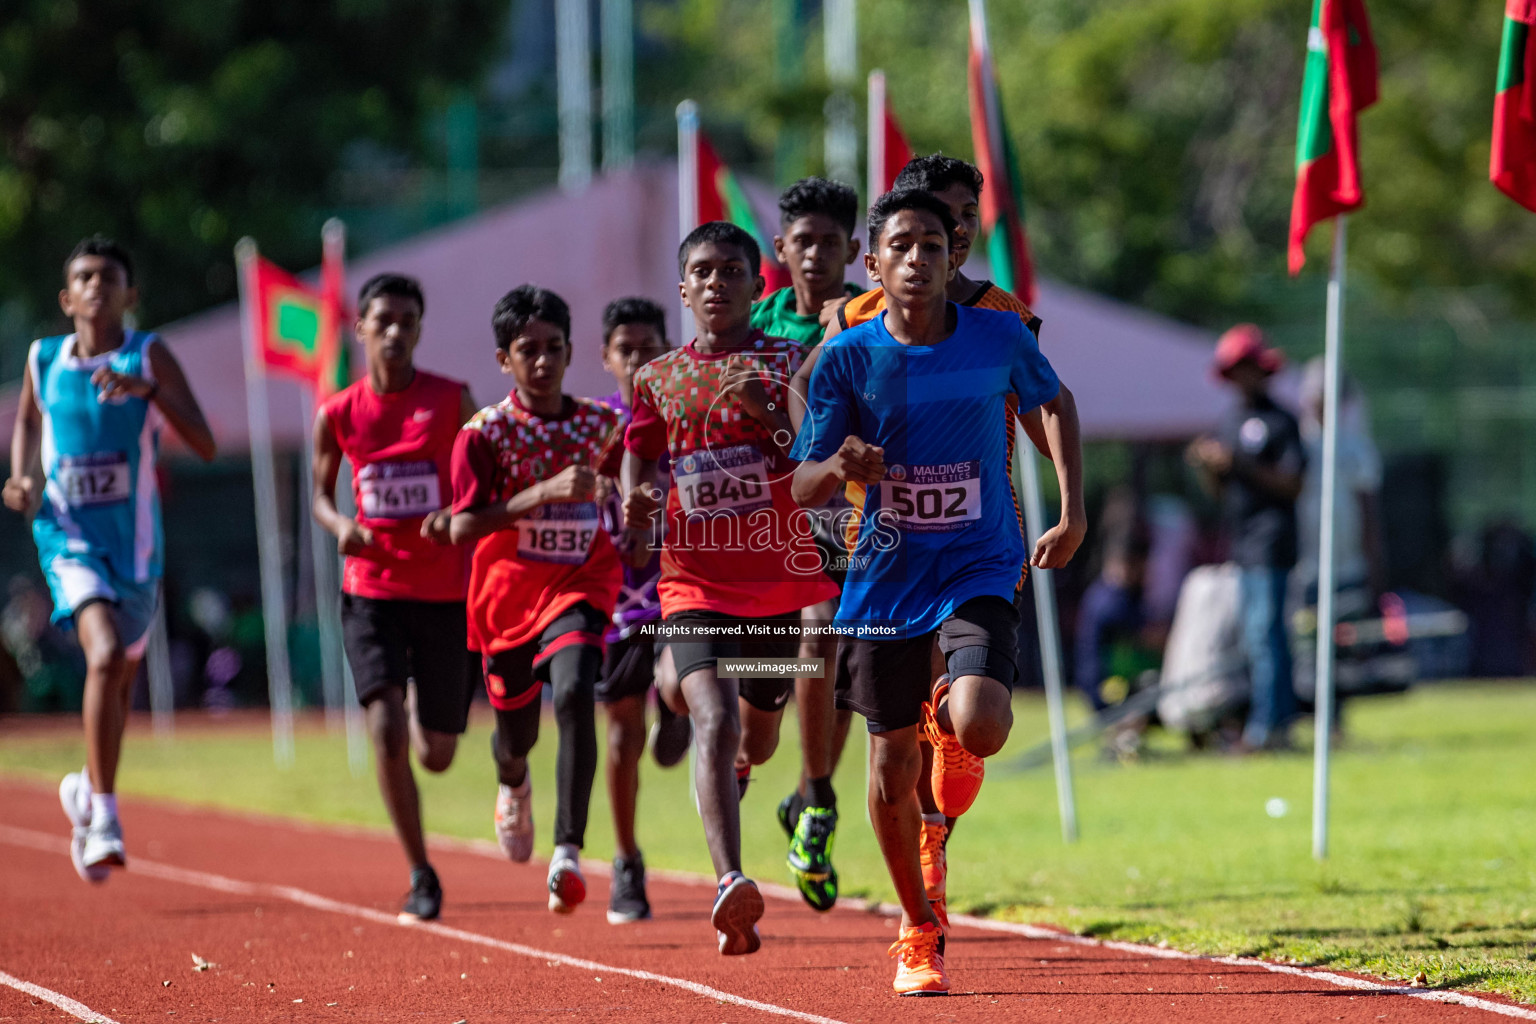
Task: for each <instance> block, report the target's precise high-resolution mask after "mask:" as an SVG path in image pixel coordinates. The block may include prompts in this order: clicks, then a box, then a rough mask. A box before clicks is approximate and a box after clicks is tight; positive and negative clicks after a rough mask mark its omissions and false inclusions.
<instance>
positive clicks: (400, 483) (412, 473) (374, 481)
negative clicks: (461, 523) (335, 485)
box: [357, 462, 443, 519]
mask: <svg viewBox="0 0 1536 1024" xmlns="http://www.w3.org/2000/svg"><path fill="white" fill-rule="evenodd" d="M357 495H358V504H360V505H361V506H362V509H363V517H364V518H365V519H416V518H419V517H421V516H424V515H426V514H428V513H429V512H436V511H437V510H438V509H440V508H442V507H443V499H442V492H441V490H440V489H439V485H438V480H437V466H436V465H435V464H434V463H431V462H375V463H372V464H371V465H367V466H364V467H363V468H362V469H360V470H358V471H357Z"/></svg>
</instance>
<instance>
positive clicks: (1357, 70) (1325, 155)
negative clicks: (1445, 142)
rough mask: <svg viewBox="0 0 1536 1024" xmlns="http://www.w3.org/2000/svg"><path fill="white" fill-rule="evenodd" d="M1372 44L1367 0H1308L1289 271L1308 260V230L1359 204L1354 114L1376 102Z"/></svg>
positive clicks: (1362, 191)
mask: <svg viewBox="0 0 1536 1024" xmlns="http://www.w3.org/2000/svg"><path fill="white" fill-rule="evenodd" d="M1377 79H1378V72H1377V63H1376V44H1375V42H1373V41H1372V39H1371V24H1370V19H1369V18H1367V17H1366V13H1365V0H1313V6H1312V26H1311V28H1310V29H1308V31H1307V68H1306V75H1305V77H1304V79H1303V80H1302V86H1301V116H1300V118H1299V119H1298V121H1297V124H1296V192H1295V195H1294V197H1293V198H1292V200H1291V231H1290V246H1289V264H1290V271H1291V274H1292V276H1294V275H1296V274H1299V273H1301V268H1302V266H1303V265H1305V263H1306V261H1307V253H1306V241H1307V232H1308V231H1310V230H1311V229H1312V225H1314V224H1316V223H1318V222H1319V221H1324V220H1327V219H1328V218H1330V217H1334V216H1337V215H1338V214H1341V213H1348V212H1349V211H1350V210H1357V209H1359V208H1360V207H1361V206H1363V205H1364V204H1365V189H1364V187H1363V186H1362V185H1361V182H1360V147H1359V134H1358V132H1357V131H1356V127H1355V117H1356V115H1357V114H1359V113H1360V111H1362V110H1364V109H1365V108H1366V107H1369V106H1370V105H1371V104H1372V103H1375V102H1376V91H1377Z"/></svg>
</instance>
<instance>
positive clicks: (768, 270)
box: [678, 121, 789, 295]
mask: <svg viewBox="0 0 1536 1024" xmlns="http://www.w3.org/2000/svg"><path fill="white" fill-rule="evenodd" d="M696 124H697V122H696V121H695V127H694V128H693V130H692V131H691V132H688V131H683V132H680V134H679V140H680V142H681V143H682V144H683V145H685V146H686V145H688V142H687V138H688V136H690V135H691V138H692V148H693V152H692V153H691V154H686V153H684V154H679V158H680V160H681V163H682V166H683V167H684V168H685V171H684V173H685V175H686V173H687V172H686V169H687V168H688V167H689V166H690V165H691V167H692V168H693V174H692V181H691V182H690V181H682V182H680V185H681V188H680V189H679V196H678V198H679V201H680V203H681V205H682V223H683V227H684V232H685V233H686V232H688V231H692V230H693V229H694V228H696V227H698V226H699V225H700V224H708V223H709V222H710V221H713V220H724V221H730V222H731V223H732V224H735V225H736V226H737V227H739V228H742V229H744V230H746V231H747V232H749V233H750V234H751V235H752V237H753V238H755V239H757V245H758V248H759V249H760V250H761V251H762V273H763V278H764V280H765V281H766V282H767V284H766V286H765V287H764V289H763V294H765V295H766V294H768V293H769V292H774V291H777V290H778V289H780V288H784V287H787V286H788V285H789V270H788V269H787V268H786V267H785V266H784V265H783V264H781V263H780V262H779V261H778V259H777V258H776V257H775V256H774V252H773V231H771V230H769V231H764V230H763V227H762V225H761V224H759V223H758V220H757V214H756V213H754V212H753V210H752V202H751V200H749V199H748V198H747V193H746V192H745V190H743V189H742V187H741V182H739V181H738V180H737V179H736V175H735V174H733V173H731V169H730V167H728V166H727V165H726V164H725V162H724V161H723V160H721V159H720V155H719V154H718V153H716V152H715V147H714V146H712V145H710V142H709V139H708V138H706V137H705V135H704V133H703V132H701V131H699V130H698V129H697V127H696ZM690 186H691V187H690ZM690 193H691V196H690Z"/></svg>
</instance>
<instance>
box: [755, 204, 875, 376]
mask: <svg viewBox="0 0 1536 1024" xmlns="http://www.w3.org/2000/svg"><path fill="white" fill-rule="evenodd" d="M858 214H859V197H858V194H857V193H855V192H854V191H853V189H851V188H849V187H848V186H847V185H844V184H842V183H841V182H837V181H828V180H827V179H825V178H801V179H800V180H799V181H797V182H795V183H794V184H793V185H791V186H789V188H787V189H785V190H784V193H783V194H782V195H780V196H779V234H777V235H775V236H774V237H773V251H774V252H775V253H776V254H777V255H778V257H779V262H780V263H782V264H784V266H785V267H787V268H788V270H789V279H790V284H791V286H790V287H788V288H780V289H779V290H778V291H776V292H774V293H773V294H772V295H769V296H767V297H766V298H764V299H762V300H761V301H760V302H757V303H755V304H753V306H752V326H753V327H756V328H757V329H758V330H760V331H762V332H763V333H764V334H767V335H770V336H772V337H776V338H789V339H791V340H793V341H798V342H799V343H800V344H801V345H802V346H803V347H805V348H811V347H813V346H814V345H816V344H817V343H818V342H820V341H821V334H822V332H823V331H824V330H825V329H826V326H827V321H828V320H829V319H830V318H831V317H832V316H834V315H835V314H836V312H837V307H838V306H839V305H841V304H842V303H843V302H845V301H846V300H847V299H849V298H851V297H852V296H854V295H858V294H860V293H862V292H863V291H864V289H862V288H860V287H858V286H857V285H853V284H846V283H844V281H843V276H844V274H845V273H846V272H847V271H846V270H845V269H844V268H845V267H847V266H849V265H850V264H851V263H853V261H854V260H855V259H857V258H858V255H859V242H858V239H856V238H854V237H853V226H854V222H855V221H856V220H857V219H858Z"/></svg>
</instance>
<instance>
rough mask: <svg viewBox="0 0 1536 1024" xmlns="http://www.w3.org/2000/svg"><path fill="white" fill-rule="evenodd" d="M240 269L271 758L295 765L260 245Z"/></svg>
mask: <svg viewBox="0 0 1536 1024" xmlns="http://www.w3.org/2000/svg"><path fill="white" fill-rule="evenodd" d="M235 263H236V265H237V267H238V268H239V271H238V280H239V285H240V337H241V340H242V341H243V342H244V344H245V406H246V415H247V416H248V418H249V423H250V428H251V479H252V482H253V483H254V485H255V488H256V546H257V550H258V551H259V552H260V556H261V613H262V621H263V624H264V625H265V627H266V634H267V694H268V696H269V698H270V700H271V704H272V757H273V760H275V761H276V762H277V764H278V766H279V767H281V768H287V767H289V766H291V765H292V764H293V674H292V672H291V671H290V670H289V666H288V609H287V605H286V600H285V597H284V594H283V590H284V587H283V549H282V532H281V527H280V526H279V525H278V512H277V467H276V464H275V462H274V460H273V457H272V422H271V414H270V412H269V410H268V409H267V387H266V373H265V371H263V370H262V367H261V363H260V362H259V361H258V360H257V358H256V328H255V324H254V322H253V321H254V317H255V312H256V311H255V309H254V308H253V307H252V303H253V302H254V301H255V299H256V288H255V282H254V281H253V280H252V277H253V275H254V274H255V273H256V242H255V241H254V240H253V239H251V238H242V239H240V241H239V242H238V243H237V244H236V245H235Z"/></svg>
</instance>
